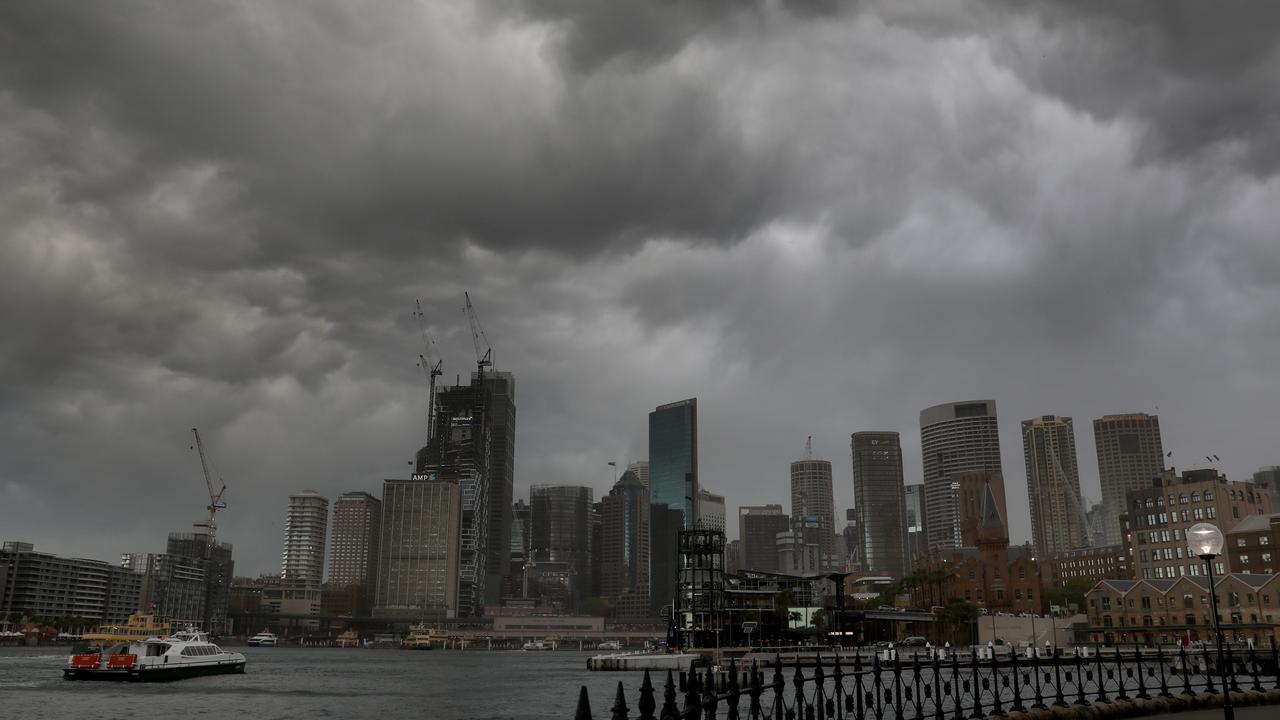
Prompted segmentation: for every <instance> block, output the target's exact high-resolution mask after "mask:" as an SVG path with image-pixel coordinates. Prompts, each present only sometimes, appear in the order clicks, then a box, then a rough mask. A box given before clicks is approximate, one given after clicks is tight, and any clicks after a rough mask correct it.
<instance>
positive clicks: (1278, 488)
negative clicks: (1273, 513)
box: [1253, 465, 1280, 503]
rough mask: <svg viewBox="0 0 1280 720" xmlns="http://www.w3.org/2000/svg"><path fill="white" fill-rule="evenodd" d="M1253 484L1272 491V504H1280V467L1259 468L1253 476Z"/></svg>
mask: <svg viewBox="0 0 1280 720" xmlns="http://www.w3.org/2000/svg"><path fill="white" fill-rule="evenodd" d="M1253 484H1254V485H1263V486H1265V487H1266V488H1267V489H1268V490H1270V491H1271V502H1273V503H1280V465H1268V466H1267V467H1263V468H1258V472H1256V473H1254V474H1253Z"/></svg>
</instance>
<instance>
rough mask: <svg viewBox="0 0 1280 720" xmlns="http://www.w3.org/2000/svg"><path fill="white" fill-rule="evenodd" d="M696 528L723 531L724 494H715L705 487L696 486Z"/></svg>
mask: <svg viewBox="0 0 1280 720" xmlns="http://www.w3.org/2000/svg"><path fill="white" fill-rule="evenodd" d="M697 508H698V510H697V513H698V517H697V522H696V523H695V524H696V525H697V526H698V528H700V529H702V530H719V531H720V532H724V530H725V524H724V496H723V495H717V494H715V493H713V492H710V491H708V490H706V489H705V488H698V502H697Z"/></svg>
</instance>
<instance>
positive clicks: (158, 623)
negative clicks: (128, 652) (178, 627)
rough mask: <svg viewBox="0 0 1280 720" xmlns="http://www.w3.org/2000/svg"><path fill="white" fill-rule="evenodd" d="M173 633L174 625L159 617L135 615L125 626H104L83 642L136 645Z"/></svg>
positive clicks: (102, 644) (100, 644)
mask: <svg viewBox="0 0 1280 720" xmlns="http://www.w3.org/2000/svg"><path fill="white" fill-rule="evenodd" d="M172 632H173V624H172V623H170V622H169V621H168V620H165V619H164V618H162V617H160V616H159V615H151V614H148V613H134V614H132V615H130V616H129V621H128V622H126V623H125V624H124V625H102V626H100V627H99V628H98V629H97V630H94V631H93V632H89V633H85V634H84V636H83V637H82V638H80V640H81V642H83V643H84V644H85V645H97V646H103V647H105V646H107V645H114V644H116V643H136V642H142V641H143V640H147V639H149V638H162V637H165V636H167V635H169V634H170V633H172Z"/></svg>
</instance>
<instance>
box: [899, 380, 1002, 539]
mask: <svg viewBox="0 0 1280 720" xmlns="http://www.w3.org/2000/svg"><path fill="white" fill-rule="evenodd" d="M920 449H921V454H922V455H923V460H924V492H925V523H924V524H925V532H927V533H928V538H929V547H930V548H931V549H932V548H955V547H960V546H961V533H960V503H959V495H958V491H959V487H958V485H957V484H956V483H955V482H954V480H953V479H952V475H953V474H955V473H957V472H960V471H962V470H994V471H997V472H999V471H1001V470H1002V468H1001V466H1000V434H999V430H998V428H997V423H996V401H995V400H970V401H966V402H956V403H946V404H945V405H935V406H933V407H931V408H926V409H925V410H922V411H921V412H920ZM1002 487H1003V486H1002ZM992 490H993V492H994V491H995V488H992ZM996 501H997V502H999V504H1000V505H1001V506H1002V507H1003V505H1004V494H1003V492H1001V493H1000V494H999V495H998V496H997V497H996Z"/></svg>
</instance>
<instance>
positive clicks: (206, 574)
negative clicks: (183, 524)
mask: <svg viewBox="0 0 1280 720" xmlns="http://www.w3.org/2000/svg"><path fill="white" fill-rule="evenodd" d="M196 528H197V532H194V533H169V541H168V544H167V545H166V547H165V554H164V555H159V556H156V555H153V556H151V557H152V558H156V559H155V560H153V561H152V562H151V563H149V564H148V565H147V566H146V567H145V568H144V569H143V572H146V573H148V576H147V577H146V579H145V580H144V583H143V584H144V587H145V588H146V589H147V590H148V591H157V590H159V589H160V588H161V587H165V588H166V590H167V589H168V588H169V587H174V588H176V587H177V585H179V584H181V583H180V582H179V583H173V579H174V578H173V577H172V576H173V575H175V574H176V575H177V576H179V577H181V575H182V574H183V571H182V570H181V569H180V568H181V567H182V566H184V565H195V566H196V567H199V568H200V570H201V573H202V575H203V578H202V579H203V583H204V602H203V603H202V604H201V607H203V611H204V614H203V617H202V618H201V621H202V622H201V627H204V628H207V629H209V630H211V631H213V632H225V631H226V629H227V601H228V599H229V597H230V594H231V578H232V577H233V576H234V574H235V563H233V562H232V560H231V545H230V544H228V543H224V542H214V541H213V539H212V538H210V537H209V533H208V532H207V530H205V531H202V530H204V528H203V527H202V526H200V525H197V526H196ZM160 558H169V559H168V560H164V559H160ZM164 572H168V573H169V574H170V577H169V578H160V577H158V576H157V574H156V573H164ZM148 604H154V605H156V607H160V606H161V605H162V604H163V595H160V594H158V595H157V597H156V598H154V599H153V598H143V603H142V604H141V605H140V607H146V606H147V605H148Z"/></svg>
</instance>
